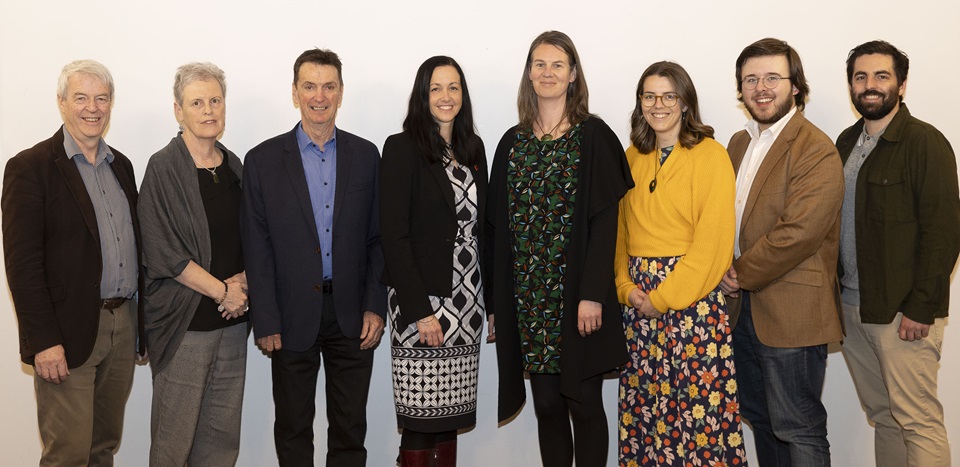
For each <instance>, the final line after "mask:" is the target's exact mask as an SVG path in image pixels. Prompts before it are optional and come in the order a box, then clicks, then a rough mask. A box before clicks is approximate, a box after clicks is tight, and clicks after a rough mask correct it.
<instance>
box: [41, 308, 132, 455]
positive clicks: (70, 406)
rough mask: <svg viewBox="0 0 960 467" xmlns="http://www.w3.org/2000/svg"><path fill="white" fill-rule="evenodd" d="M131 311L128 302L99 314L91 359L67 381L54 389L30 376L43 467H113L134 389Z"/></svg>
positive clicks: (71, 370) (71, 374) (56, 385)
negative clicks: (132, 388) (131, 389)
mask: <svg viewBox="0 0 960 467" xmlns="http://www.w3.org/2000/svg"><path fill="white" fill-rule="evenodd" d="M135 307H136V302H134V301H131V300H128V301H127V302H126V303H124V304H123V305H121V306H120V307H118V308H116V309H114V310H105V309H101V310H100V326H99V329H98V331H97V341H96V344H95V345H94V347H93V351H92V352H91V353H90V358H88V359H87V361H86V362H84V363H83V364H82V365H80V366H79V367H77V368H71V369H70V376H68V377H67V379H66V380H65V381H63V382H61V383H60V384H53V383H48V382H46V381H44V380H42V379H41V378H40V377H39V376H36V375H35V376H34V388H35V389H36V393H37V421H38V424H39V426H40V439H41V440H42V441H43V454H42V456H41V458H40V465H41V466H48V465H49V466H57V467H63V466H86V465H90V466H111V465H113V454H114V453H115V452H116V451H117V449H119V447H120V435H121V434H122V433H123V411H124V408H125V407H126V405H127V397H128V396H129V395H130V388H131V386H132V385H133V367H134V356H135V353H136V347H135V342H134V340H135V339H134V333H135V331H134V329H135V328H134V326H133V325H132V323H131V314H132V311H131V310H132V309H135ZM68 352H69V350H68Z"/></svg>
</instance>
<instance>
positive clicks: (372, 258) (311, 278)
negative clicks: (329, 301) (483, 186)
mask: <svg viewBox="0 0 960 467" xmlns="http://www.w3.org/2000/svg"><path fill="white" fill-rule="evenodd" d="M298 125H299V123H298ZM379 164H380V154H379V152H378V151H377V148H376V146H374V145H373V143H371V142H369V141H367V140H365V139H363V138H360V137H358V136H355V135H352V134H350V133H347V132H346V131H342V130H339V129H338V130H337V174H336V176H337V187H336V193H335V194H334V207H333V251H332V253H333V265H334V266H333V270H334V276H333V284H334V310H336V313H337V321H338V322H339V325H340V330H341V331H342V332H343V334H344V336H346V337H349V338H358V337H360V331H361V329H362V326H363V313H364V312H365V311H372V312H374V313H376V314H378V315H380V316H381V317H383V318H386V303H387V298H386V288H385V287H384V286H383V285H382V284H381V283H380V281H379V278H380V275H381V274H382V273H383V252H382V251H381V249H380V215H379V206H378V201H377V200H378V192H379V183H378V178H379ZM240 234H241V238H242V241H243V256H244V263H245V265H246V272H247V283H248V285H249V287H250V310H251V311H250V319H251V321H252V322H253V331H254V336H255V337H257V338H259V337H264V336H269V335H273V334H278V333H279V334H281V339H282V342H283V348H285V349H289V350H293V351H296V352H303V351H305V350H307V349H309V348H310V347H311V346H312V345H313V344H314V342H316V340H317V335H318V334H319V332H320V310H321V309H322V308H321V306H322V303H323V287H322V282H323V265H322V261H321V255H322V254H323V253H325V252H322V251H320V239H319V237H318V236H317V228H316V222H315V220H314V217H313V208H312V205H311V203H310V191H309V189H308V188H307V178H306V175H305V174H304V172H303V163H302V162H301V159H300V148H299V146H298V144H297V133H296V127H294V128H293V130H292V131H290V132H288V133H284V134H282V135H279V136H276V137H273V138H271V139H268V140H266V141H264V142H263V143H260V144H259V145H257V147H255V148H253V149H251V150H250V152H248V153H247V156H246V158H245V160H244V166H243V206H242V207H241V209H240Z"/></svg>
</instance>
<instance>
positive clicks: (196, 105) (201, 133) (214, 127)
mask: <svg viewBox="0 0 960 467" xmlns="http://www.w3.org/2000/svg"><path fill="white" fill-rule="evenodd" d="M182 98H183V104H182V105H180V104H177V103H174V104H173V111H174V114H175V115H176V117H177V121H178V122H180V125H181V126H182V127H183V135H184V137H193V138H196V139H209V140H214V141H215V140H216V139H217V138H218V137H219V136H220V134H221V133H223V127H224V125H225V124H226V121H225V119H226V113H227V104H226V102H225V101H224V98H223V90H222V89H220V83H217V82H216V81H214V80H204V81H194V82H192V83H190V84H188V85H187V86H186V87H184V88H183V97H182Z"/></svg>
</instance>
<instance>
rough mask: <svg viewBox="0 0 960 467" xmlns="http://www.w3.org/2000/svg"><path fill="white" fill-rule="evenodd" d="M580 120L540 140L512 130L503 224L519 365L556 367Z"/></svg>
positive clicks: (557, 369) (544, 370) (541, 368)
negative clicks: (511, 262) (506, 212)
mask: <svg viewBox="0 0 960 467" xmlns="http://www.w3.org/2000/svg"><path fill="white" fill-rule="evenodd" d="M582 135H583V130H582V124H577V125H576V126H574V127H573V128H571V129H570V130H569V131H567V133H565V134H564V135H562V136H560V137H559V138H557V139H555V140H552V141H547V142H541V141H540V140H538V139H537V137H536V136H534V134H533V132H532V131H531V130H530V129H527V130H521V131H518V132H517V135H516V140H515V141H514V145H513V149H512V150H511V151H510V156H509V160H508V168H507V186H508V191H509V194H508V197H509V200H508V201H509V228H510V230H511V232H513V236H512V237H513V239H514V241H513V245H512V249H513V258H514V265H513V266H514V267H513V271H514V272H513V273H514V279H515V280H514V283H515V291H514V292H515V293H514V295H515V297H516V300H517V310H518V311H517V313H518V316H517V322H518V327H519V330H520V346H521V351H522V356H523V363H524V369H525V370H526V371H527V372H530V373H550V374H558V373H560V353H561V342H560V322H561V320H562V318H563V313H564V309H563V308H564V307H563V278H564V271H565V270H566V264H567V261H566V249H567V243H568V239H569V238H570V232H571V230H572V215H573V206H574V200H575V198H576V195H577V182H578V176H579V165H580V141H581V138H582Z"/></svg>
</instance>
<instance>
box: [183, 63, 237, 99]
mask: <svg viewBox="0 0 960 467" xmlns="http://www.w3.org/2000/svg"><path fill="white" fill-rule="evenodd" d="M194 81H216V82H217V84H219V85H220V91H221V92H222V93H223V97H227V77H226V75H224V73H223V70H221V69H220V67H218V66H216V65H214V64H212V63H210V62H192V63H187V64H186V65H181V66H180V68H177V74H176V76H174V78H173V99H174V100H175V101H176V102H177V105H179V106H183V90H184V88H186V87H187V86H189V85H190V83H193V82H194Z"/></svg>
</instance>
